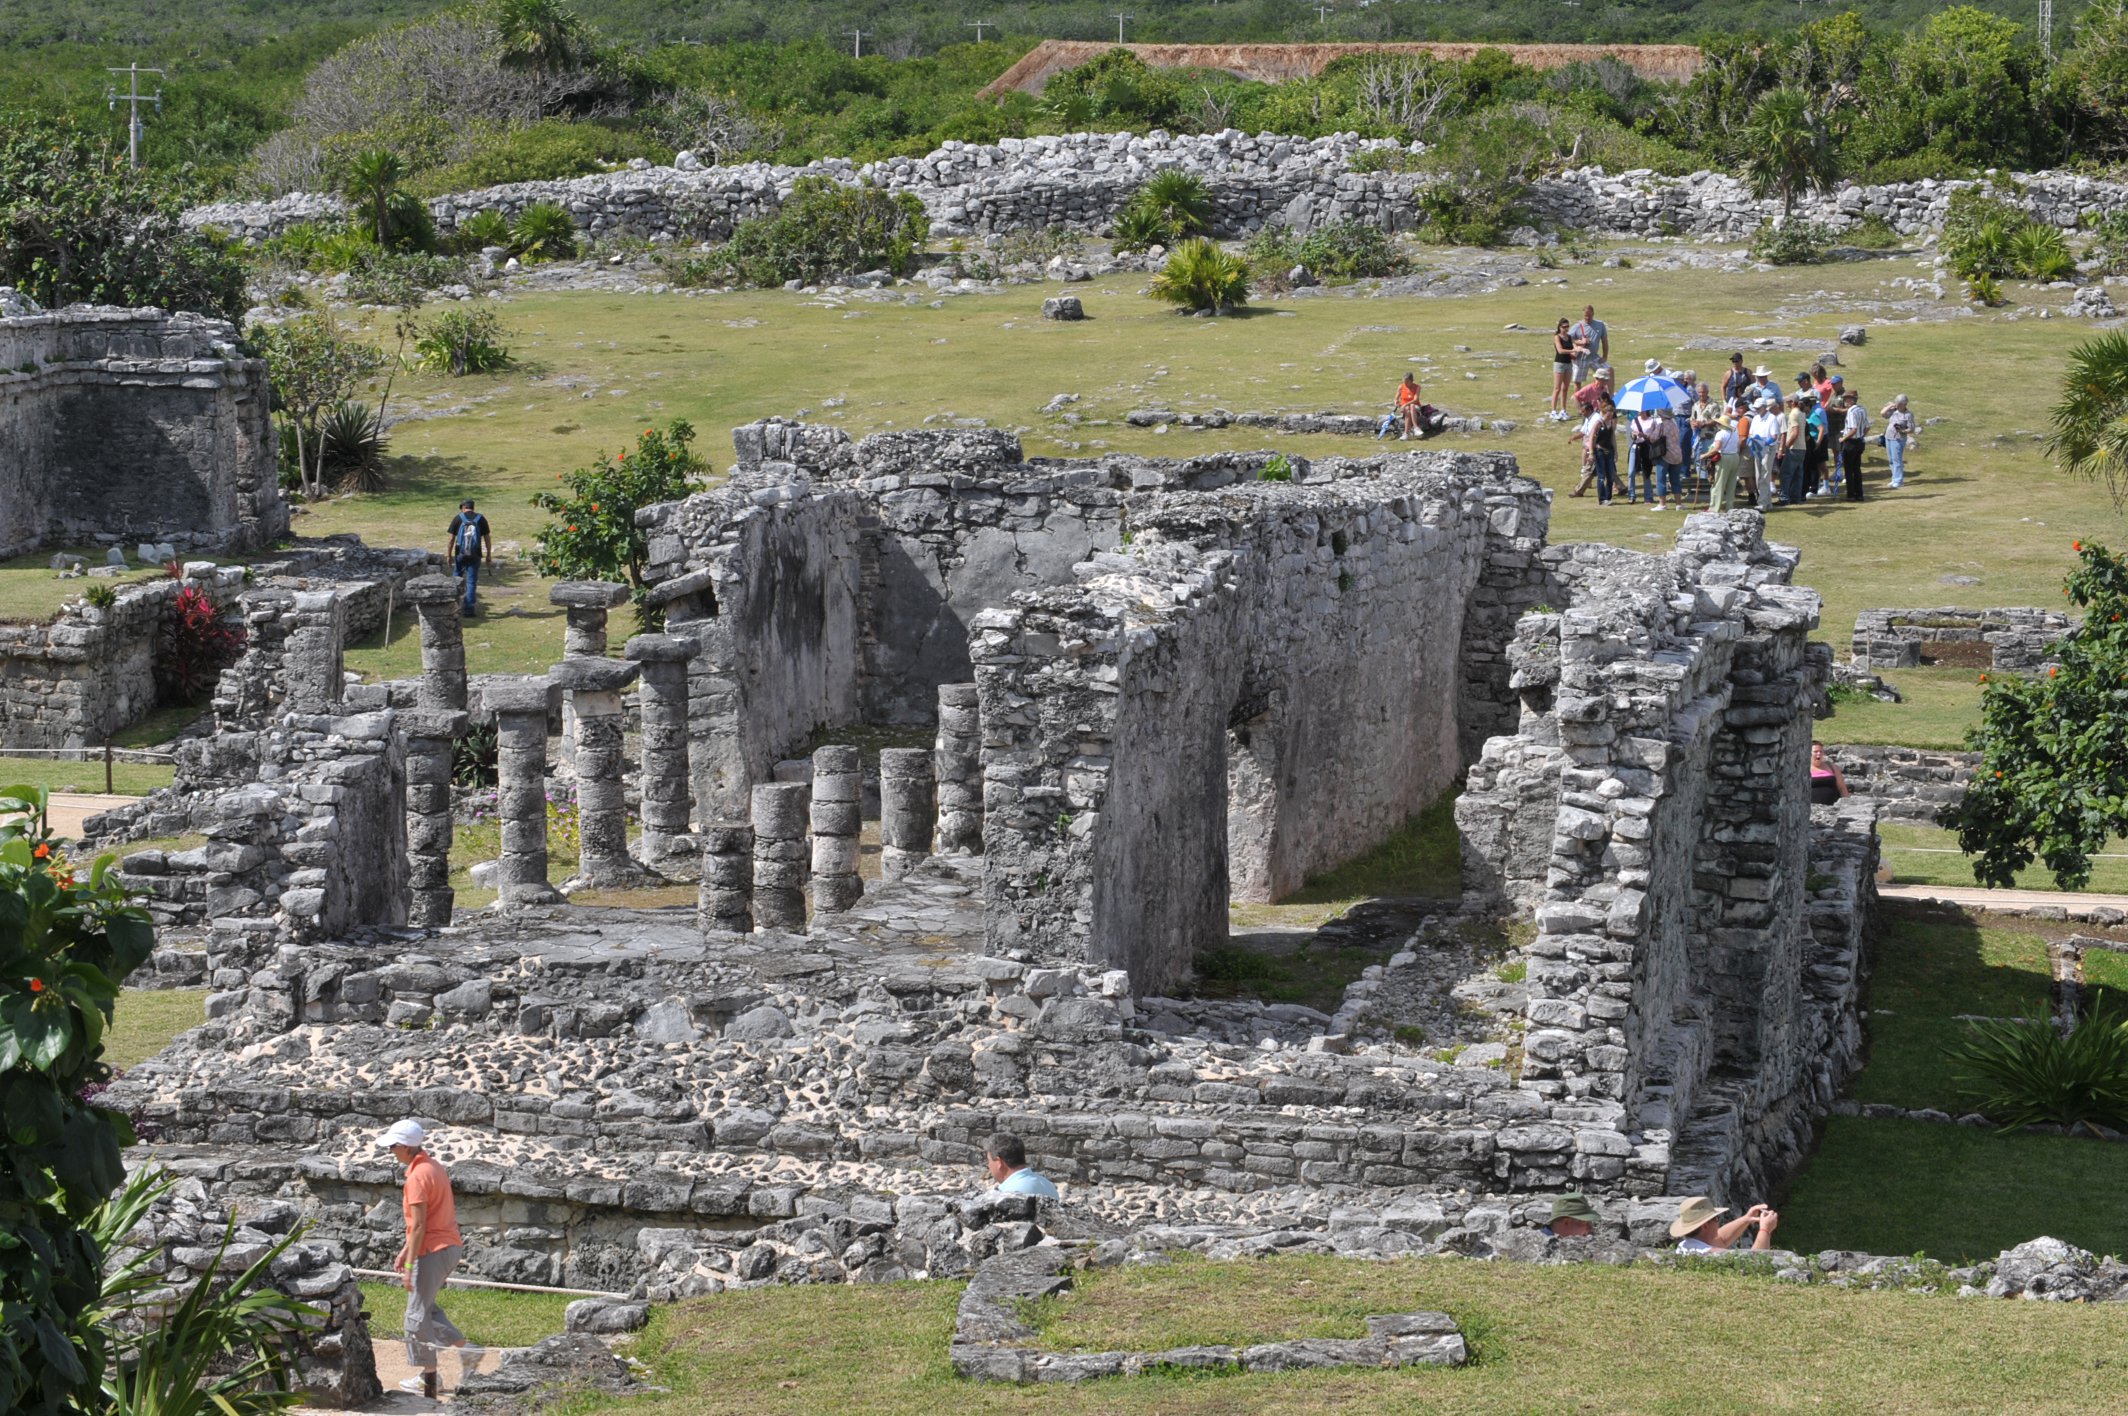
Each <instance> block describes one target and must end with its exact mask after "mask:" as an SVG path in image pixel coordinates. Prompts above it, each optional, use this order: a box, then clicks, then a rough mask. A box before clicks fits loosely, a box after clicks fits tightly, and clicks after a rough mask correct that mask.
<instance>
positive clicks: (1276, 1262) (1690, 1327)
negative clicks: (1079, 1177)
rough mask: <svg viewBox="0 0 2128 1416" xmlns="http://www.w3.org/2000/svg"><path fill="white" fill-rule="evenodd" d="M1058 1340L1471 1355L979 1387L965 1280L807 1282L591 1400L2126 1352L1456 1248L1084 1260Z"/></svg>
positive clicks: (1714, 1374)
mask: <svg viewBox="0 0 2128 1416" xmlns="http://www.w3.org/2000/svg"><path fill="white" fill-rule="evenodd" d="M1084 1282H1085V1286H1084V1288H1083V1289H1082V1291H1081V1293H1080V1295H1079V1296H1078V1297H1076V1298H1073V1299H1071V1300H1069V1301H1068V1302H1067V1303H1065V1304H1062V1305H1058V1311H1057V1312H1056V1313H1055V1315H1054V1317H1053V1318H1052V1320H1051V1324H1050V1327H1049V1330H1048V1331H1047V1332H1046V1333H1045V1337H1046V1338H1047V1340H1048V1342H1049V1343H1050V1344H1052V1345H1059V1346H1061V1345H1065V1344H1071V1345H1084V1346H1091V1347H1108V1346H1111V1345H1113V1346H1125V1347H1131V1348H1138V1349H1150V1348H1156V1347H1160V1346H1164V1345H1169V1344H1173V1343H1176V1342H1179V1341H1213V1340H1218V1339H1220V1338H1224V1337H1229V1336H1233V1337H1241V1338H1262V1339H1270V1338H1277V1337H1286V1336H1292V1335H1295V1334H1296V1333H1299V1332H1302V1331H1307V1330H1311V1329H1314V1328H1318V1327H1324V1326H1328V1327H1332V1328H1335V1329H1336V1330H1338V1331H1341V1332H1347V1333H1349V1332H1353V1331H1356V1329H1355V1328H1354V1327H1353V1326H1352V1322H1353V1320H1354V1318H1355V1317H1356V1316H1357V1315H1360V1314H1364V1313H1389V1312H1404V1311H1409V1310H1411V1309H1415V1308H1436V1309H1442V1310H1445V1311H1447V1312H1449V1313H1451V1314H1453V1315H1455V1317H1456V1318H1457V1319H1458V1320H1459V1321H1460V1322H1462V1323H1463V1325H1464V1326H1465V1329H1466V1331H1467V1333H1469V1334H1470V1335H1471V1336H1473V1337H1474V1338H1475V1339H1476V1340H1477V1343H1476V1345H1477V1350H1478V1356H1479V1360H1478V1361H1477V1362H1476V1363H1475V1364H1474V1365H1472V1366H1470V1367H1468V1368H1465V1369H1462V1370H1459V1371H1447V1370H1408V1371H1400V1372H1399V1371H1353V1370H1347V1371H1329V1372H1295V1373H1279V1374H1264V1375H1232V1376H1214V1377H1202V1376H1189V1375H1180V1374H1175V1375H1159V1376H1144V1377H1129V1378H1117V1379H1112V1380H1105V1381H1098V1382H1090V1383H1086V1384H1084V1385H1078V1386H1062V1385H1059V1386H1042V1387H999V1386H991V1385H983V1384H975V1383H969V1382H963V1381H961V1380H959V1379H958V1378H956V1377H955V1376H954V1375H953V1373H952V1369H951V1367H950V1365H949V1363H948V1359H947V1344H948V1341H949V1339H950V1336H951V1333H952V1329H953V1309H954V1304H955V1302H956V1301H957V1300H958V1298H959V1296H960V1291H961V1286H960V1285H959V1284H943V1283H940V1284H893V1285H887V1286H882V1287H869V1286H866V1287H852V1286H797V1287H775V1288H762V1289H754V1290H749V1291H745V1292H738V1293H727V1294H721V1295H718V1296H716V1297H713V1298H707V1299H701V1300H698V1301H695V1302H692V1303H687V1304H683V1305H679V1306H677V1307H674V1308H670V1309H659V1310H657V1312H656V1313H655V1314H654V1316H653V1317H652V1319H651V1326H650V1327H649V1329H648V1330H647V1331H646V1332H645V1333H644V1335H643V1337H642V1338H641V1340H639V1341H638V1343H637V1344H636V1347H635V1353H636V1355H637V1356H639V1357H642V1358H643V1359H645V1360H646V1361H647V1362H648V1364H649V1366H650V1368H651V1377H652V1379H653V1380H654V1381H655V1383H656V1384H657V1385H659V1386H662V1387H665V1388H667V1390H666V1391H664V1392H655V1393H650V1394H647V1395H644V1396H640V1397H632V1398H629V1399H627V1400H626V1401H625V1402H616V1401H612V1400H610V1399H606V1398H598V1397H589V1398H578V1399H576V1400H575V1401H573V1402H571V1403H569V1404H568V1405H565V1406H563V1407H562V1408H560V1409H561V1410H562V1411H565V1412H583V1411H588V1410H593V1409H604V1410H614V1411H626V1412H628V1413H630V1416H726V1413H730V1414H731V1416H737V1414H738V1413H745V1416H779V1413H792V1416H814V1413H818V1412H822V1411H833V1412H838V1413H842V1412H850V1413H877V1414H878V1416H933V1413H936V1412H938V1411H940V1410H952V1411H954V1412H957V1413H965V1416H987V1413H1010V1412H1041V1413H1044V1416H1055V1413H1077V1412H1085V1413H1103V1416H1106V1413H1117V1414H1118V1416H1137V1413H1147V1414H1148V1416H1150V1413H1161V1416H1239V1414H1240V1413H1253V1412H1281V1413H1329V1412H1337V1413H1355V1416H1356V1413H1362V1412H1397V1413H1416V1412H1436V1411H1438V1412H1456V1413H1459V1416H1509V1414H1510V1413H1512V1414H1513V1416H1524V1413H1553V1412H1632V1413H1636V1416H1638V1414H1640V1413H1646V1414H1647V1416H1722V1413H1742V1412H1754V1413H1757V1412H1771V1411H1781V1412H1787V1411H1840V1412H1870V1413H1876V1416H1907V1414H1908V1413H1916V1414H1918V1413H1935V1412H1945V1411H1997V1410H2008V1409H2012V1408H2015V1409H2019V1410H2026V1409H2029V1410H2035V1411H2047V1412H2050V1413H2075V1412H2091V1413H2101V1412H2105V1413H2110V1412H2113V1411H2115V1410H2117V1409H2118V1406H2119V1390H2118V1387H2117V1384H2116V1383H2115V1382H2114V1381H2113V1379H2112V1378H2111V1376H2110V1375H2108V1374H2106V1373H2104V1372H2100V1373H2099V1374H2098V1375H2097V1376H2096V1377H2094V1369H2095V1368H2100V1367H2105V1368H2112V1367H2116V1366H2118V1365H2119V1364H2121V1363H2123V1362H2128V1325H2124V1324H2123V1323H2122V1322H2121V1321H2120V1320H2119V1315H2118V1314H2115V1313H2112V1312H2110V1311H2104V1310H2100V1309H2095V1308H2077V1307H2070V1306H2065V1305H2056V1304H2045V1303H2019V1304H2010V1303H1959V1302H1956V1301H1954V1300H1952V1299H1948V1298H1936V1297H1917V1296H1914V1295H1910V1294H1904V1293H1866V1292H1846V1291H1841V1290H1836V1289H1819V1288H1811V1289H1802V1290H1798V1289H1795V1288H1791V1287H1789V1286H1788V1285H1786V1284H1776V1283H1773V1282H1771V1281H1768V1280H1765V1279H1757V1278H1748V1277H1744V1276H1740V1275H1736V1274H1727V1273H1716V1272H1704V1271H1695V1272H1683V1271H1661V1270H1653V1269H1648V1268H1644V1267H1639V1268H1630V1269H1617V1268H1610V1267H1605V1266H1601V1265H1572V1266H1563V1267H1556V1268H1533V1267H1530V1266H1527V1265H1522V1264H1481V1263H1471V1262H1469V1261H1467V1260H1460V1259H1432V1260H1417V1261H1412V1260H1403V1261H1397V1262H1393V1263H1369V1262H1361V1261H1355V1260H1339V1259H1327V1258H1298V1259H1273V1260H1265V1261H1261V1262H1256V1263H1237V1264H1209V1263H1190V1262H1183V1263H1177V1264H1173V1265H1169V1266H1162V1267H1157V1268H1150V1269H1123V1270H1104V1271H1101V1272H1098V1273H1095V1274H1092V1275H1088V1276H1086V1278H1085V1280H1084Z"/></svg>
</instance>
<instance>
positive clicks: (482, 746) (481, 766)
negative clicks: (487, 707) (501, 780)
mask: <svg viewBox="0 0 2128 1416" xmlns="http://www.w3.org/2000/svg"><path fill="white" fill-rule="evenodd" d="M501 753H502V740H501V738H500V737H499V736H498V735H497V732H496V727H495V724H494V723H492V722H489V723H486V724H480V723H476V724H474V725H472V726H471V727H468V728H467V729H466V730H465V731H464V732H462V733H460V734H459V735H458V736H457V737H456V738H454V739H453V740H452V742H451V783H452V785H453V786H460V787H492V786H494V785H495V782H496V773H497V771H498V764H499V763H500V761H501Z"/></svg>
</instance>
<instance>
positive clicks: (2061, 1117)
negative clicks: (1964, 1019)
mask: <svg viewBox="0 0 2128 1416" xmlns="http://www.w3.org/2000/svg"><path fill="white" fill-rule="evenodd" d="M1970 1026H1971V1036H1970V1037H1969V1038H1968V1039H1967V1040H1966V1041H1965V1042H1963V1043H1960V1044H1958V1045H1957V1046H1955V1047H1953V1048H1951V1049H1950V1054H1949V1056H1950V1062H1951V1064H1952V1066H1954V1067H1956V1068H1959V1069H1961V1070H1962V1073H1963V1075H1962V1076H1961V1077H1960V1083H1961V1085H1962V1087H1963V1088H1964V1091H1965V1094H1966V1095H1968V1096H1970V1097H1972V1098H1973V1099H1974V1102H1975V1104H1976V1106H1977V1108H1978V1109H1979V1111H1980V1112H1981V1114H1982V1115H1984V1116H1986V1117H1987V1118H1988V1119H1989V1120H1991V1121H1994V1122H1997V1123H1998V1124H2000V1125H2001V1126H2002V1127H2003V1128H2004V1129H2006V1130H2007V1129H2012V1128H2015V1127H2018V1126H2047V1125H2052V1126H2064V1127H2067V1128H2068V1129H2070V1130H2072V1131H2073V1130H2075V1129H2077V1128H2078V1127H2083V1128H2085V1129H2087V1130H2092V1129H2095V1128H2096V1127H2099V1126H2108V1127H2112V1128H2113V1129H2115V1130H2119V1129H2122V1128H2124V1127H2128V1018H2124V1017H2123V1015H2122V1013H2121V1011H2120V1009H2119V1008H2118V1007H2117V1006H2116V1005H2115V1004H2114V1002H2113V1000H2112V999H2111V998H2110V997H2109V996H2108V995H2106V994H2104V993H2100V994H2099V995H2098V996H2097V997H2096V998H2095V999H2094V1000H2093V1002H2092V1006H2091V1007H2090V1009H2089V1010H2088V1011H2087V1012H2086V1013H2085V1015H2084V1017H2083V1018H2082V1020H2081V1021H2079V1022H2078V1024H2077V1026H2076V1028H2075V1029H2074V1030H2073V1031H2072V1032H2070V1033H2069V1035H2068V1036H2067V1037H2064V1036H2062V1034H2061V1033H2060V1032H2059V1031H2058V1030H2057V1029H2056V1028H2055V1026H2054V1024H2053V1022H2052V1021H2051V1020H2048V1019H2035V1020H2034V1021H2032V1022H2027V1023H2010V1022H1977V1023H1973V1024H1971V1025H1970Z"/></svg>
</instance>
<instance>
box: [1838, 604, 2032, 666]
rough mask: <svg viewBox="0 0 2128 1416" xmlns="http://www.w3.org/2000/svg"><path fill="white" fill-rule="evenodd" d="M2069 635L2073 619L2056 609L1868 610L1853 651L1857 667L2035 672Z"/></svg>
mask: <svg viewBox="0 0 2128 1416" xmlns="http://www.w3.org/2000/svg"><path fill="white" fill-rule="evenodd" d="M2070 633H2071V625H2070V621H2069V617H2068V616H2067V615H2065V614H2062V613H2061V612H2060V611H2058V610H2039V609H2030V608H2025V607H2022V606H2020V607H2013V608H2009V609H1991V610H1967V609H1959V608H1957V607H1955V606H1946V607H1944V608H1941V609H1933V610H1864V611H1862V613H1860V614H1858V615H1856V616H1855V634H1854V640H1853V645H1852V649H1851V652H1852V654H1853V656H1854V666H1855V667H1856V668H1864V669H1912V668H1918V667H1920V665H1921V664H1922V662H1923V661H1924V660H1926V661H1928V662H1930V663H1938V662H1942V663H1949V664H1955V665H1956V666H1958V667H1960V668H1989V669H1994V670H1997V671H1999V672H2002V673H2032V672H2035V671H2036V670H2038V669H2039V668H2041V667H2042V666H2044V665H2045V664H2046V663H2047V662H2048V659H2049V658H2050V657H2051V655H2052V654H2053V652H2054V648H2055V646H2056V645H2058V644H2060V643H2061V642H2062V640H2064V639H2066V638H2068V637H2069V635H2070ZM1954 645H1963V646H1968V647H1967V648H1966V649H1964V650H1963V651H1961V650H1959V649H1954V648H1951V647H1949V646H1954Z"/></svg>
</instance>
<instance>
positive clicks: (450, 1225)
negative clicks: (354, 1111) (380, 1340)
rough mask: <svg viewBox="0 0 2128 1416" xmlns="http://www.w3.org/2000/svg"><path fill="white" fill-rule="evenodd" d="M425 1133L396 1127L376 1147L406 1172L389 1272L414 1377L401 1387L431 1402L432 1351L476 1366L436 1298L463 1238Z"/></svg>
mask: <svg viewBox="0 0 2128 1416" xmlns="http://www.w3.org/2000/svg"><path fill="white" fill-rule="evenodd" d="M427 1140H428V1133H427V1132H426V1131H424V1130H423V1129H422V1127H421V1123H420V1122H419V1121H412V1120H408V1121H396V1122H394V1123H392V1125H391V1127H390V1128H389V1129H387V1130H386V1131H385V1132H384V1134H383V1135H381V1136H379V1137H377V1144H378V1145H380V1146H382V1147H383V1148H384V1149H386V1150H388V1151H390V1152H391V1153H392V1159H394V1160H396V1161H398V1162H399V1163H400V1164H401V1165H403V1166H405V1167H406V1185H405V1192H404V1194H403V1196H402V1198H401V1203H400V1209H401V1213H402V1214H403V1215H404V1217H405V1219H406V1242H405V1243H403V1244H401V1245H400V1246H399V1252H398V1253H397V1254H396V1255H394V1256H393V1258H392V1268H393V1269H394V1270H396V1271H398V1272H400V1273H402V1274H403V1275H404V1278H403V1280H402V1281H403V1282H404V1283H405V1285H406V1324H405V1331H406V1360H407V1362H408V1364H409V1365H410V1366H412V1367H413V1368H415V1370H416V1371H417V1372H418V1373H419V1375H418V1376H414V1377H409V1378H408V1379H407V1380H406V1381H404V1382H401V1383H400V1386H401V1387H402V1388H403V1389H405V1390H407V1391H410V1392H418V1393H420V1394H421V1395H423V1396H426V1397H428V1398H429V1399H430V1400H434V1399H435V1398H436V1395H437V1381H438V1378H437V1374H436V1349H437V1348H439V1347H455V1348H458V1349H459V1354H460V1355H459V1360H460V1362H461V1363H465V1364H468V1365H470V1363H471V1362H472V1361H475V1360H477V1353H478V1351H479V1349H477V1348H472V1347H470V1346H469V1344H468V1343H467V1342H466V1335H465V1334H464V1333H462V1332H460V1331H459V1330H458V1328H457V1325H456V1324H454V1323H453V1322H452V1321H451V1320H450V1318H449V1317H447V1316H446V1315H445V1314H444V1311H443V1307H442V1305H441V1303H439V1302H438V1301H437V1300H438V1295H440V1294H441V1293H442V1292H443V1281H444V1280H445V1279H447V1278H449V1277H450V1276H451V1270H452V1269H454V1268H456V1267H458V1261H459V1260H460V1259H462V1258H464V1257H465V1238H464V1236H463V1235H461V1234H460V1233H459V1232H458V1204H457V1201H456V1199H455V1198H454V1197H453V1196H452V1194H451V1177H450V1176H449V1175H448V1174H446V1173H445V1171H444V1168H443V1166H442V1165H441V1164H440V1163H438V1162H437V1160H436V1158H435V1157H434V1156H432V1155H430V1154H429V1153H428V1152H427V1151H426V1150H424V1149H423V1148H422V1147H423V1145H424V1143H425V1142H426V1141H427Z"/></svg>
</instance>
